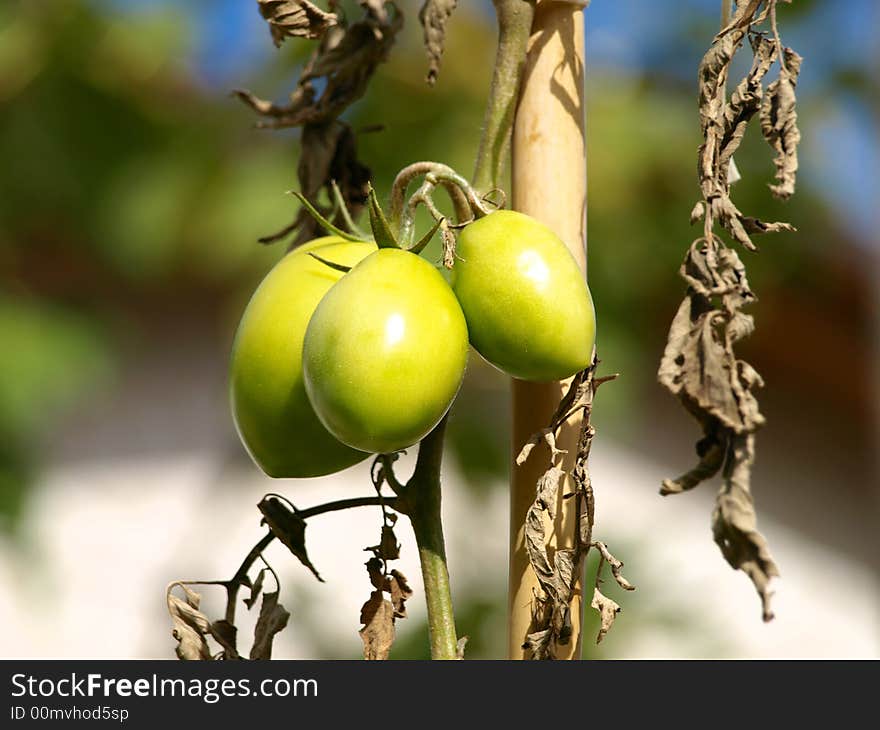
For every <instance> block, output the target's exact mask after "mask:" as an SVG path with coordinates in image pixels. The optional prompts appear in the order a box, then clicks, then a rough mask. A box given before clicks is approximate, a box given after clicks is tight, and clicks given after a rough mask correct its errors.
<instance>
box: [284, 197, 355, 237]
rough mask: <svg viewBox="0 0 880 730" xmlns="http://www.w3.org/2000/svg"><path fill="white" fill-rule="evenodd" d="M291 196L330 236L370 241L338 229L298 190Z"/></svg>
mask: <svg viewBox="0 0 880 730" xmlns="http://www.w3.org/2000/svg"><path fill="white" fill-rule="evenodd" d="M289 192H290V194H291V195H295V196H296V198H297V199H298V200H299V202H300V203H302V204H303V206H304V207H305V209H306V210H307V211H308V212H309V215H311V216H312V218H314V219H315V220H316V221H318V223H320V224H321V227H322V228H323V229H324V230H325V231H327V233H329V234H330V235H333V236H339V237H340V238H343V239H345V240H346V241H368V240H370V239H368V238H361V237H360V236H357V235H355V234H353V233H349V232H348V231H343V230H342V229H341V228H337V227H336V226H334V225H333V224H332V223H331V222H330V221H328V220H327V219H326V218H325V217H324V216H323V215H321V214H320V213H319V212H318V209H317V208H315V206H314V205H312V204H311V203H310V202H309V201H308V199H307V198H306V196H305V195H303V194H302V193H300V192H297V191H296V190H290V191H289Z"/></svg>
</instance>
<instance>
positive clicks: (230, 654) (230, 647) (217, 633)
mask: <svg viewBox="0 0 880 730" xmlns="http://www.w3.org/2000/svg"><path fill="white" fill-rule="evenodd" d="M209 630H210V633H211V636H212V637H213V638H214V640H215V641H216V642H217V643H218V644H220V646H222V647H223V654H222V657H223V659H241V657H240V656H239V655H238V649H237V648H236V639H237V636H238V629H237V628H236V627H235V626H234V625H232V624H231V623H229V622H228V621H227V620H226V619H221V620H219V621H214V623H212V624H211V626H210V627H209Z"/></svg>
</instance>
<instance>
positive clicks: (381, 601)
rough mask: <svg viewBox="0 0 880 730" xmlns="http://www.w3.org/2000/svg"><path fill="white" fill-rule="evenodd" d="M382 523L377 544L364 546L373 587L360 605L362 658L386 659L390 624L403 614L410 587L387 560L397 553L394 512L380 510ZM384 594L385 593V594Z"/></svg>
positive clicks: (391, 638)
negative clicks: (390, 566) (382, 517)
mask: <svg viewBox="0 0 880 730" xmlns="http://www.w3.org/2000/svg"><path fill="white" fill-rule="evenodd" d="M383 515H384V524H383V525H382V535H381V539H380V540H379V544H378V545H374V546H372V547H368V548H366V550H367V551H368V552H371V553H372V554H373V556H372V557H371V558H370V559H369V560H368V561H367V562H366V567H367V574H368V575H369V577H370V583H371V585H372V586H373V591H372V592H371V593H370V597H369V598H368V599H367V601H366V603H364V605H363V606H362V607H361V615H360V621H361V623H362V624H363V627H362V628H361V629H360V631H358V634H359V635H360V637H361V640H362V641H363V643H364V659H369V660H383V659H387V658H388V655H389V653H390V652H391V646H392V645H393V644H394V636H395V630H394V625H395V622H396V621H397V619H400V618H406V602H407V600H409V598H410V597H411V596H412V589H411V588H410V587H409V583H407V580H406V576H404V575H403V573H401V572H400V571H399V570H397V569H396V568H391V569H389V567H388V563H389V561H392V560H397V559H398V558H399V557H400V544H399V543H398V542H397V537H396V535H395V534H394V523H395V522H396V520H397V515H395V514H394V513H392V512H387V511H385V510H383ZM386 596H387V597H386Z"/></svg>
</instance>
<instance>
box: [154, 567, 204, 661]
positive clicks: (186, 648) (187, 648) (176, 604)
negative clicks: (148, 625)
mask: <svg viewBox="0 0 880 730" xmlns="http://www.w3.org/2000/svg"><path fill="white" fill-rule="evenodd" d="M175 588H180V589H182V590H183V592H184V596H185V599H183V600H182V599H180V598H178V597H177V596H176V595H174V593H173V592H172V591H173V590H174V589H175ZM165 597H166V601H167V604H168V613H169V614H171V621H172V624H173V628H172V630H171V635H172V636H173V637H174V638H175V639H176V640H177V647H176V649H175V652H176V654H177V657H178V659H185V660H209V659H211V651H210V649H209V648H208V642H207V640H206V639H205V635H206V634H208V633H209V632H210V628H211V622H210V621H209V620H208V617H207V616H205V614H203V613H202V612H201V611H199V602H200V599H201V597H200V596H199V594H198V593H196V592H195V591H194V590H192V589H191V588H189V587H188V586H187V585H185V584H183V583H181V582H174V583H171V584H169V585H168V588H167V589H166V591H165Z"/></svg>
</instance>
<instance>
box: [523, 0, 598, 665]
mask: <svg viewBox="0 0 880 730" xmlns="http://www.w3.org/2000/svg"><path fill="white" fill-rule="evenodd" d="M584 5H586V2H583V3H576V2H575V3H573V2H561V1H559V0H540V1H539V2H538V4H537V7H536V10H535V18H534V22H533V25H532V37H531V39H530V41H529V52H528V58H527V60H526V68H525V74H524V77H523V82H522V89H521V93H520V100H519V105H518V107H517V111H516V118H515V121H514V131H513V145H512V204H513V208H514V210H518V211H521V212H523V213H527V214H528V215H531V216H533V217H534V218H537V219H538V220H540V221H543V222H544V223H546V224H547V225H548V226H550V227H551V228H552V229H553V230H554V231H556V233H557V234H558V235H559V236H560V237H561V238H562V239H563V240H564V241H565V243H566V245H567V246H568V247H569V248H570V249H571V251H572V253H573V254H574V256H575V258H576V259H577V261H578V263H579V264H580V266H581V268H582V269H583V270H584V272H585V273H586V193H587V179H586V145H585V136H584V26H583V23H584V13H583V7H584ZM563 392H564V384H561V383H526V382H522V381H518V380H513V381H512V386H511V394H512V403H513V429H512V444H511V447H512V451H513V455H514V457H515V456H516V454H517V453H518V452H519V450H520V448H521V447H522V445H523V444H524V443H525V441H526V440H527V439H528V437H529V436H530V435H531V434H533V433H534V432H536V431H538V430H540V429H541V428H544V427H546V426H547V424H548V422H549V420H550V417H551V416H552V414H553V411H554V410H555V408H556V406H557V405H558V403H559V400H560V397H561V396H562V393H563ZM578 424H579V421H576V420H573V421H571V422H570V423H568V424H567V425H566V427H565V428H564V429H563V430H562V434H561V437H560V439H559V441H558V444H559V447H560V448H562V449H567V450H568V451H569V455H568V456H566V457H565V458H564V462H563V468H565V469H566V470H569V469H570V468H571V466H572V463H571V461H572V459H573V455H574V453H575V451H576V443H577V436H578V431H579V426H578ZM547 458H548V452H547V449H546V446H542V447H540V448H536V449H534V451H533V452H532V455H531V457H530V458H529V459H528V461H526V463H525V464H523V466H521V467H517V466H515V464H514V465H513V466H512V467H511V482H510V486H511V492H510V495H511V496H510V507H511V509H510V564H509V593H508V619H509V620H508V629H509V631H508V656H509V657H510V658H511V659H524V658H527V656H526V652H525V651H524V650H523V648H522V644H523V641H524V640H525V637H526V634H528V633H529V631H530V625H531V604H532V596H533V592H534V591H535V590H536V588H537V585H538V584H537V580H536V579H535V575H534V573H533V571H532V569H531V567H530V566H529V561H528V556H527V555H526V552H525V547H524V544H523V522H524V520H525V515H526V511H527V510H528V508H529V506H530V505H531V503H532V502H533V501H534V499H535V483H536V481H537V479H538V477H539V475H540V474H541V473H542V472H543V471H544V469H545V468H546V463H547ZM568 491H570V485H569V483H568V480H567V479H566V482H565V483H564V484H563V485H562V489H560V493H559V494H560V498H559V503H558V506H557V520H556V525H555V529H553V532H552V536H551V537H550V538H549V543H550V546H551V548H555V547H571V546H572V545H573V538H574V524H575V517H576V515H575V514H574V508H573V505H572V507H571V508H570V507H569V503H570V502H572V501H573V500H565V501H563V500H562V494H563V493H565V492H568ZM550 529H552V528H548V535H550V534H551V533H550ZM581 582H582V579H581ZM581 593H582V591H581V587H580V584H579V586H578V590H577V595H576V597H575V599H574V601H573V603H572V607H571V609H572V624H573V635H572V640H571V642H570V643H569V644H568V645H567V646H564V647H557V656H558V658H560V659H578V658H580V645H581V642H580V635H581V623H582V614H583V601H582V595H581Z"/></svg>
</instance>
